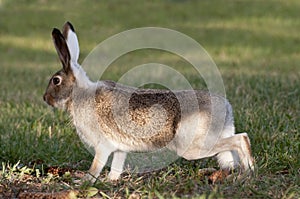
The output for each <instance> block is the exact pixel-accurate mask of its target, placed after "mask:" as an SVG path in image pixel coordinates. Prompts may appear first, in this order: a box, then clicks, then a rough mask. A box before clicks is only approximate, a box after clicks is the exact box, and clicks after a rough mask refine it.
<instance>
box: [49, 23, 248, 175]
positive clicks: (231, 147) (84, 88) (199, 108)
mask: <svg viewBox="0 0 300 199" xmlns="http://www.w3.org/2000/svg"><path fill="white" fill-rule="evenodd" d="M52 37H53V41H54V44H55V47H56V50H57V53H58V56H59V58H60V60H61V62H62V65H63V68H62V69H61V70H60V71H58V72H57V73H55V74H54V75H53V77H52V78H51V79H50V81H49V84H48V87H47V90H46V92H45V94H44V100H45V101H46V102H47V103H48V104H49V105H51V106H53V107H57V108H62V109H65V110H66V111H68V112H69V113H70V115H71V117H72V120H73V123H74V125H75V127H76V130H77V133H78V134H79V136H80V137H81V138H82V140H83V141H84V142H85V143H86V144H88V145H89V146H91V147H93V148H94V150H95V157H94V160H93V163H92V166H91V168H90V170H89V174H88V175H87V176H86V178H87V179H89V180H95V177H97V176H98V175H99V173H100V172H101V170H102V168H103V166H104V165H105V163H106V161H107V158H108V156H109V155H110V154H111V153H113V154H114V157H113V161H112V166H111V172H110V173H109V179H111V180H116V179H118V178H119V176H120V174H121V173H122V171H123V164H124V161H125V159H126V154H127V153H128V152H131V151H153V150H157V149H160V148H162V147H167V148H169V149H171V150H173V151H175V152H176V153H177V154H178V155H179V156H181V157H184V158H186V159H189V160H190V159H200V158H205V157H210V156H214V155H217V158H218V161H219V163H220V167H221V168H222V169H232V168H235V167H238V166H240V168H241V171H246V170H251V169H253V159H252V156H251V150H250V141H249V138H248V136H247V134H246V133H242V134H235V128H234V121H233V115H232V109H231V106H230V104H229V102H228V101H227V100H226V99H225V98H223V97H221V96H218V95H214V94H210V93H209V92H206V91H199V90H184V91H175V92H174V91H173V92H172V91H169V90H156V89H137V88H133V87H129V86H125V85H121V84H118V83H115V82H113V81H99V82H91V81H90V80H89V78H88V77H87V76H86V74H85V72H84V71H83V69H82V68H81V66H80V65H79V64H78V62H77V60H78V56H79V45H78V40H77V36H76V34H75V30H74V28H73V26H72V25H71V24H70V23H69V22H67V23H66V24H65V25H64V27H63V34H62V33H61V32H60V31H59V30H58V29H54V30H53V32H52Z"/></svg>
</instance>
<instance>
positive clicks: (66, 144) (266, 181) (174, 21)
mask: <svg viewBox="0 0 300 199" xmlns="http://www.w3.org/2000/svg"><path fill="white" fill-rule="evenodd" d="M299 10H300V2H299V1H298V0H289V1H279V0H278V1H277V0H266V1H250V0H249V1H248V0H245V1H234V0H229V1H221V0H212V1H188V0H186V1H184V0H182V1H180V0H173V1H172V0H167V1H145V2H144V3H140V1H120V2H119V1H114V0H113V1H104V2H103V1H89V2H86V1H75V2H74V1H65V2H64V3H63V4H62V3H61V1H47V0H36V1H33V0H31V1H9V0H0V60H1V62H0V162H4V163H9V164H12V165H13V164H16V163H17V162H18V161H19V160H20V162H21V163H20V164H21V165H23V166H24V165H27V166H29V167H30V166H31V167H32V166H33V164H34V163H35V162H39V166H41V165H44V166H45V167H46V166H54V165H55V166H61V167H63V166H64V165H75V164H76V165H78V164H77V163H78V162H81V164H79V165H80V166H74V168H73V169H80V170H87V169H88V167H89V164H90V163H91V161H92V155H91V154H90V153H89V152H88V151H87V150H86V149H85V147H84V146H83V144H82V143H81V141H80V139H79V138H78V137H77V135H76V133H75V130H74V127H73V126H72V124H71V122H70V120H69V118H68V117H67V115H66V114H64V113H62V112H59V111H52V110H51V109H49V108H48V107H47V106H46V105H45V104H44V103H43V101H42V95H43V92H44V90H45V88H46V86H47V83H48V79H49V77H50V76H51V74H53V72H55V71H56V70H58V69H59V67H60V64H59V62H58V61H57V60H58V59H57V56H56V52H55V49H54V46H53V44H52V41H51V37H50V33H51V31H52V28H53V27H61V26H62V25H63V23H64V22H65V21H67V20H69V21H71V22H72V23H73V25H74V26H75V28H76V30H77V33H78V37H79V42H80V45H81V58H80V62H81V61H82V60H83V59H84V57H85V56H86V55H87V54H88V53H89V52H90V51H91V50H92V49H93V48H94V47H95V46H96V45H97V44H98V43H99V42H101V41H103V40H104V39H106V38H108V37H110V36H112V35H114V34H116V33H119V32H121V31H125V30H128V29H131V28H137V27H145V26H158V27H165V28H171V29H174V30H178V31H180V32H182V33H184V34H186V35H188V36H190V37H192V38H194V39H195V40H196V41H198V42H199V43H200V44H201V45H202V46H203V47H204V48H205V49H206V50H207V52H208V53H209V54H210V56H211V57H212V58H213V59H214V61H215V63H216V65H217V66H218V68H219V70H220V71H221V73H222V77H223V80H224V85H225V87H226V94H227V97H228V99H229V100H230V102H231V103H232V105H233V108H234V115H235V121H236V129H237V131H238V132H243V131H246V132H248V134H249V136H250V139H251V142H252V150H253V155H254V158H255V160H256V164H257V170H256V172H255V175H254V177H253V178H252V179H250V180H248V181H246V182H239V181H235V182H232V181H225V182H223V183H221V184H216V185H212V184H209V183H208V181H207V178H206V177H203V176H201V175H199V174H198V170H199V168H201V167H216V166H217V164H216V162H215V161H214V160H211V159H204V160H197V161H191V162H188V161H185V160H178V161H177V162H175V163H174V164H172V165H170V166H168V167H167V168H165V169H163V170H161V171H157V172H154V173H150V174H144V175H135V174H133V175H131V174H124V175H123V178H122V180H121V181H120V182H118V183H110V182H98V183H97V184H95V185H86V187H85V186H84V185H82V186H81V188H80V189H81V190H85V188H87V187H89V186H94V187H96V188H97V189H99V194H100V195H102V196H103V197H104V196H105V195H107V196H109V197H117V196H121V197H129V196H130V195H131V194H133V193H134V194H136V195H141V196H143V197H153V198H160V197H166V198H170V197H193V198H201V196H202V197H203V198H205V196H207V197H208V196H210V197H209V198H299V197H300V192H299V190H300V187H299V184H300V180H299V179H300V178H299V175H300V174H299V172H300V170H299V168H300V161H299V151H300V135H299V126H300V125H299V124H300V123H299V110H300V90H299V85H300V80H299V79H300V67H299V62H300V54H299V52H300V36H299V32H300V21H299V17H300V14H299ZM153 60H155V61H157V62H159V63H164V64H167V65H172V66H174V67H175V68H176V69H178V70H179V71H180V72H181V73H182V74H184V75H185V76H186V77H187V78H188V80H189V81H190V82H191V84H192V86H194V87H200V86H201V85H202V84H201V83H199V79H198V77H197V75H195V74H194V72H193V69H192V67H191V66H189V65H188V64H186V63H185V62H184V61H183V60H181V59H180V58H178V57H176V56H174V55H170V54H168V53H165V52H154V51H153V50H152V51H151V50H148V51H147V50H146V51H143V52H134V53H130V54H129V55H126V56H123V57H121V58H120V59H119V60H117V61H116V62H115V63H113V65H112V66H111V67H110V68H109V70H108V71H107V72H106V73H105V75H104V76H103V77H102V78H108V79H113V80H118V78H119V77H120V76H121V75H122V74H123V73H124V72H126V71H127V70H128V69H130V68H131V67H133V66H135V65H137V64H141V63H148V62H150V61H153ZM82 162H83V163H82ZM2 169H4V168H2ZM5 172H7V171H5ZM105 172H107V170H105ZM105 172H104V174H102V175H103V176H104V175H105ZM2 174H3V173H2ZM2 176H4V175H2ZM63 181H64V179H53V180H52V181H51V183H52V185H53V184H55V183H57V184H58V185H57V186H58V187H60V188H57V186H54V185H53V187H55V188H53V189H52V190H61V189H73V188H75V187H76V186H75V185H74V184H72V182H69V181H67V182H68V183H69V187H68V186H65V184H64V183H62V182H63ZM8 185H9V186H10V187H11V188H12V190H14V189H18V186H19V185H17V184H14V183H11V182H9V183H8V181H7V179H4V177H0V196H1V190H3V189H2V188H3V187H6V186H8ZM14 186H15V188H14ZM45 186H47V183H46V182H45ZM50 187H51V186H50ZM31 188H32V187H31ZM23 189H24V187H23ZM25 189H26V188H25ZM33 190H34V189H33ZM45 191H50V192H51V189H50V190H49V188H48V189H46V190H45Z"/></svg>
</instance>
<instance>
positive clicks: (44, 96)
mask: <svg viewBox="0 0 300 199" xmlns="http://www.w3.org/2000/svg"><path fill="white" fill-rule="evenodd" d="M46 95H47V94H46V93H45V94H44V95H43V99H44V101H46Z"/></svg>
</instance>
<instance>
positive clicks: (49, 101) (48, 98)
mask: <svg viewBox="0 0 300 199" xmlns="http://www.w3.org/2000/svg"><path fill="white" fill-rule="evenodd" d="M43 98H44V101H45V102H46V103H47V104H48V105H50V106H52V107H54V106H55V101H54V98H53V97H52V96H51V95H50V94H47V93H45V94H44V96H43Z"/></svg>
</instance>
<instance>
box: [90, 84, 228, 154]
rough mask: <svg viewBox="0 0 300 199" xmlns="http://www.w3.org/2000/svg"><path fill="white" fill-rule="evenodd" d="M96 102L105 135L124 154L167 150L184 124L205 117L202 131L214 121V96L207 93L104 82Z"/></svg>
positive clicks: (97, 94)
mask: <svg viewBox="0 0 300 199" xmlns="http://www.w3.org/2000/svg"><path fill="white" fill-rule="evenodd" d="M214 98H216V96H214ZM217 98H220V100H222V99H223V98H222V97H217ZM95 102H96V110H97V119H98V123H99V125H100V128H101V131H102V133H103V134H104V136H105V137H106V138H108V139H109V140H112V141H113V142H115V143H118V145H119V146H123V150H126V149H127V150H135V151H140V150H149V149H155V148H161V147H164V146H166V145H168V144H169V143H170V142H171V141H172V140H173V139H174V138H175V136H176V133H177V132H178V128H179V126H180V125H181V126H182V124H181V123H182V121H185V120H187V119H188V118H191V117H202V121H201V126H202V127H203V126H207V125H209V124H208V123H209V120H210V118H211V96H210V94H209V93H208V92H206V91H196V90H187V91H176V92H172V91H169V90H156V89H136V88H132V87H128V86H124V85H120V84H117V83H115V82H112V81H102V82H101V86H99V87H98V88H97V90H96V97H95ZM204 128H206V127H204Z"/></svg>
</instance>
